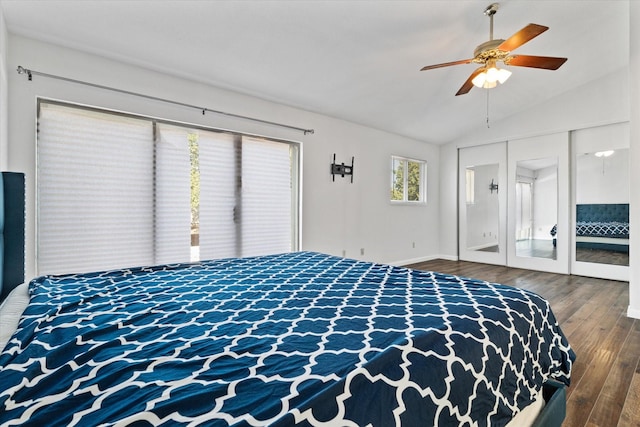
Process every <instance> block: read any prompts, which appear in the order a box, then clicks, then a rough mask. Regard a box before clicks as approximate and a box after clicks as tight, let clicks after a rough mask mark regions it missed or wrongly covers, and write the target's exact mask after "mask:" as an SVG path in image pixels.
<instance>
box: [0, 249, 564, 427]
mask: <svg viewBox="0 0 640 427" xmlns="http://www.w3.org/2000/svg"><path fill="white" fill-rule="evenodd" d="M29 292H30V295H31V301H30V304H29V305H28V306H27V308H26V310H25V312H24V314H23V317H22V319H21V321H20V324H19V326H18V329H17V331H16V333H15V334H14V335H13V336H12V338H11V339H10V341H9V342H8V344H7V346H6V348H5V349H4V351H3V352H2V354H0V368H1V369H2V376H3V383H2V386H0V408H2V411H0V424H2V425H18V424H23V423H25V422H28V423H32V425H50V426H51V425H87V424H90V425H98V424H103V425H128V424H131V423H135V422H139V423H141V425H142V424H144V425H169V424H185V425H186V424H198V423H203V424H205V425H222V426H226V425H235V424H237V425H275V426H278V425H294V424H295V425H306V426H308V425H321V424H323V423H331V424H332V425H342V426H346V425H367V424H370V425H373V426H388V425H405V426H411V425H452V424H453V425H461V424H465V423H466V424H469V425H472V424H473V425H479V426H489V425H491V426H503V425H506V424H507V422H508V421H509V420H510V419H512V418H513V417H514V415H516V414H518V413H519V412H521V411H522V409H523V408H525V407H527V406H529V405H530V404H531V403H532V402H533V401H534V400H535V399H536V397H537V396H538V395H539V392H540V389H541V387H542V384H543V383H544V382H545V381H547V380H548V379H555V380H558V381H560V382H562V383H564V384H568V383H569V378H570V371H571V366H572V362H573V360H574V358H575V354H574V353H573V351H572V350H571V348H570V346H569V345H568V343H567V341H566V339H565V337H564V335H563V334H562V331H561V330H560V328H559V327H558V324H557V321H556V320H555V318H554V316H553V313H552V312H551V310H550V308H549V305H548V303H547V302H546V301H545V300H544V299H542V298H541V297H539V296H538V295H536V294H534V293H531V292H528V291H526V290H521V289H517V288H512V287H508V286H503V285H498V284H493V283H487V282H483V281H479V280H474V279H468V278H461V277H457V276H452V275H443V274H439V273H435V272H423V271H417V270H411V269H406V268H400V267H393V266H388V265H382V264H375V263H368V262H363V261H356V260H349V259H344V258H338V257H333V256H330V255H325V254H319V253H314V252H298V253H293V254H280V255H272V256H264V257H253V258H243V259H228V260H217V261H206V262H200V263H194V264H181V265H164V266H156V267H148V268H135V269H125V270H118V271H109V272H99V273H91V274H82V275H66V276H44V277H40V278H37V279H35V280H33V281H32V282H31V283H30V284H29Z"/></svg>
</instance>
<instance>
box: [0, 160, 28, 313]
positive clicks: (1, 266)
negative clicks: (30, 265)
mask: <svg viewBox="0 0 640 427" xmlns="http://www.w3.org/2000/svg"><path fill="white" fill-rule="evenodd" d="M0 180H1V181H2V182H1V185H0V234H1V235H2V238H1V239H0V279H1V282H0V302H1V301H4V299H5V298H6V297H7V295H9V292H11V291H12V290H13V288H15V287H16V286H18V285H19V284H21V283H22V282H24V265H25V264H24V253H25V252H24V249H25V247H24V223H25V198H24V195H25V194H24V190H25V187H24V174H23V173H18V172H2V174H0Z"/></svg>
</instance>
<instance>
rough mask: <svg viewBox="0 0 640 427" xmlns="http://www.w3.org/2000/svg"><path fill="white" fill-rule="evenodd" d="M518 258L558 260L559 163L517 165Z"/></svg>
mask: <svg viewBox="0 0 640 427" xmlns="http://www.w3.org/2000/svg"><path fill="white" fill-rule="evenodd" d="M515 190H516V196H515V197H516V200H515V206H516V212H515V223H516V231H515V232H516V235H515V240H516V256H519V257H537V258H548V259H554V260H555V259H556V257H557V253H556V245H557V240H556V239H557V237H556V234H557V233H556V224H557V221H558V159H557V158H552V157H549V158H544V159H532V160H521V161H518V162H517V163H516V189H515Z"/></svg>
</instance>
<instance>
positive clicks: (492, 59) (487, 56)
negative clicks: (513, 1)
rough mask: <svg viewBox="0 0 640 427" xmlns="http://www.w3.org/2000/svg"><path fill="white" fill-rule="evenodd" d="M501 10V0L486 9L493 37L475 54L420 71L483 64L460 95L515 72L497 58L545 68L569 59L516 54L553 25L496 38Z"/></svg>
mask: <svg viewBox="0 0 640 427" xmlns="http://www.w3.org/2000/svg"><path fill="white" fill-rule="evenodd" d="M497 11H498V3H493V4H490V5H489V6H487V8H486V9H485V11H484V14H485V15H487V16H488V17H489V19H490V24H489V41H487V42H484V43H482V44H481V45H479V46H478V47H476V49H475V51H474V52H473V58H470V59H463V60H460V61H453V62H445V63H443V64H435V65H427V66H425V67H422V68H421V69H420V71H425V70H433V69H435V68H442V67H449V66H451V65H459V64H470V63H472V62H474V63H476V64H482V67H480V68H478V69H477V70H475V71H474V72H473V73H471V75H470V76H469V78H468V79H467V81H466V82H464V84H463V85H462V87H461V88H460V90H458V92H457V93H456V96H458V95H464V94H465V93H468V92H469V91H470V90H471V89H472V88H473V86H477V87H483V88H486V89H489V88H493V87H495V86H496V85H497V84H498V83H504V82H505V81H506V80H507V79H508V78H509V76H510V75H511V72H510V71H509V70H506V69H500V68H498V67H497V66H496V62H503V63H504V64H505V65H514V66H517V67H530V68H541V69H544V70H557V69H558V68H560V66H561V65H562V64H564V63H565V61H566V60H567V58H556V57H551V56H531V55H518V54H512V53H511V52H512V51H513V50H515V49H516V48H518V47H520V46H522V45H523V44H525V43H526V42H528V41H529V40H531V39H533V38H534V37H537V36H539V35H540V34H542V33H544V32H545V31H547V30H548V29H549V27H545V26H544V25H538V24H529V25H527V26H526V27H524V28H523V29H521V30H520V31H518V32H517V33H515V34H514V35H512V36H511V37H509V38H508V39H506V40H502V39H495V40H494V38H493V15H495V14H496V12H497Z"/></svg>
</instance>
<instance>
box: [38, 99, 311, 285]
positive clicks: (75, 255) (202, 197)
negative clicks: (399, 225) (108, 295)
mask: <svg viewBox="0 0 640 427" xmlns="http://www.w3.org/2000/svg"><path fill="white" fill-rule="evenodd" d="M38 125H39V134H38V141H37V154H38V169H37V170H38V175H37V185H36V187H37V226H38V229H37V256H38V271H39V273H40V274H51V273H68V272H85V271H95V270H103V269H111V268H122V267H132V266H139V265H150V264H164V263H175V262H189V261H197V260H199V259H211V258H223V257H241V256H253V255H264V254H270V253H281V252H290V251H292V250H297V248H298V231H297V224H298V219H297V217H298V211H299V208H298V205H299V202H298V191H299V190H298V184H297V183H298V175H299V174H298V161H299V160H298V159H299V155H298V149H299V148H298V145H297V144H295V143H288V142H283V141H276V140H271V139H267V138H260V137H255V136H248V135H242V134H235V133H230V132H227V131H216V130H209V129H202V128H192V127H188V126H184V125H180V124H175V123H167V122H162V121H160V122H159V121H157V120H153V119H150V118H145V117H137V116H131V115H123V114H118V113H113V112H109V111H104V110H98V109H93V108H83V107H77V106H73V105H67V104H63V105H61V104H59V103H54V102H51V103H50V102H45V101H42V102H40V104H39V116H38Z"/></svg>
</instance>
